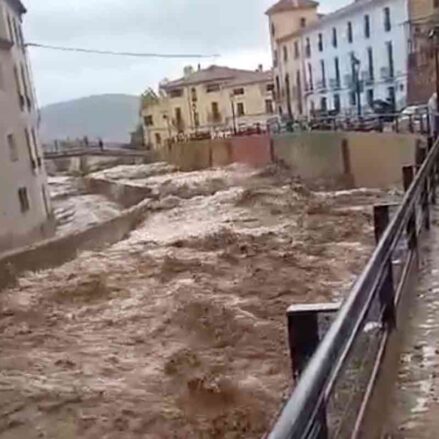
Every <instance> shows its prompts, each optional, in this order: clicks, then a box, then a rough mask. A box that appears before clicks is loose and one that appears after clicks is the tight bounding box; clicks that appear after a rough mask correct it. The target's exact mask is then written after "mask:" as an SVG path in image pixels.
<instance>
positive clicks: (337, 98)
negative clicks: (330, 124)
mask: <svg viewBox="0 0 439 439" xmlns="http://www.w3.org/2000/svg"><path fill="white" fill-rule="evenodd" d="M340 109H341V104H340V95H338V94H336V95H334V110H335V111H336V112H337V114H338V113H340Z"/></svg>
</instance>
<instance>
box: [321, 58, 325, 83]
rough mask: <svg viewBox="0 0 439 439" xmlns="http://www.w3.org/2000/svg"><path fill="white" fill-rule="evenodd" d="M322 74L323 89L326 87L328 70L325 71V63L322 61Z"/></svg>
mask: <svg viewBox="0 0 439 439" xmlns="http://www.w3.org/2000/svg"><path fill="white" fill-rule="evenodd" d="M320 72H321V75H322V87H326V70H325V61H324V60H323V59H322V60H320Z"/></svg>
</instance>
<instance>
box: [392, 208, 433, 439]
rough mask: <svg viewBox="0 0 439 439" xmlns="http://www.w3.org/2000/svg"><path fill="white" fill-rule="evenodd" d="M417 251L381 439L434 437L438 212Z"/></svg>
mask: <svg viewBox="0 0 439 439" xmlns="http://www.w3.org/2000/svg"><path fill="white" fill-rule="evenodd" d="M432 220H433V221H432V230H431V232H430V233H429V235H428V236H427V238H426V239H424V244H421V245H422V247H423V248H422V251H421V252H420V258H421V260H420V275H419V282H418V287H417V289H416V291H414V293H415V297H413V300H411V305H410V306H411V307H410V310H409V313H408V320H407V321H406V322H399V326H400V327H402V326H403V327H405V328H406V337H405V341H404V343H403V346H402V350H401V359H400V362H399V370H398V375H397V378H396V385H395V388H394V390H393V395H392V397H391V400H390V407H391V409H390V414H389V421H388V425H387V427H386V435H385V436H384V437H385V438H388V439H390V438H392V439H402V438H404V439H405V438H409V439H412V438H413V439H415V438H416V439H422V438H431V439H436V438H439V207H436V208H433V209H432Z"/></svg>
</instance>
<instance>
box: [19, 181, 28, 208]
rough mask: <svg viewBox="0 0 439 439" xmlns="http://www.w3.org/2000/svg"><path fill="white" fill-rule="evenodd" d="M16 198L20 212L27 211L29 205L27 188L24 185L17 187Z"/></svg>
mask: <svg viewBox="0 0 439 439" xmlns="http://www.w3.org/2000/svg"><path fill="white" fill-rule="evenodd" d="M18 200H19V201H20V210H21V213H25V212H27V211H28V210H29V209H30V206H29V198H28V196H27V189H26V188H25V187H21V188H20V189H18Z"/></svg>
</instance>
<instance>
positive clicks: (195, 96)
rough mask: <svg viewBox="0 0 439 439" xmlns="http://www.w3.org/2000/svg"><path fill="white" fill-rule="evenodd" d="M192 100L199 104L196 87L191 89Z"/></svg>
mask: <svg viewBox="0 0 439 439" xmlns="http://www.w3.org/2000/svg"><path fill="white" fill-rule="evenodd" d="M191 98H192V102H197V100H198V99H197V89H196V88H195V87H192V89H191Z"/></svg>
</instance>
